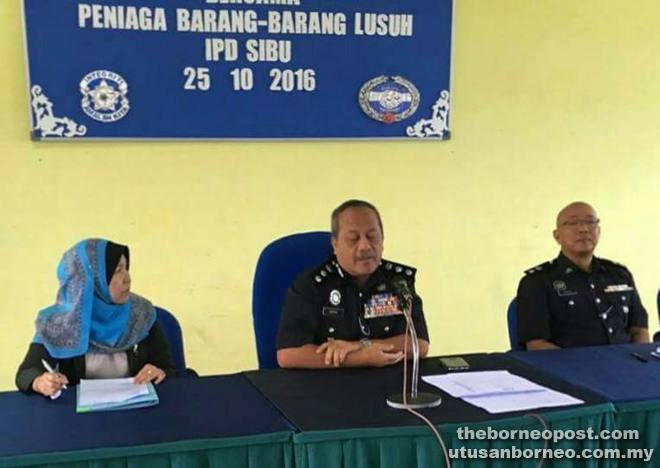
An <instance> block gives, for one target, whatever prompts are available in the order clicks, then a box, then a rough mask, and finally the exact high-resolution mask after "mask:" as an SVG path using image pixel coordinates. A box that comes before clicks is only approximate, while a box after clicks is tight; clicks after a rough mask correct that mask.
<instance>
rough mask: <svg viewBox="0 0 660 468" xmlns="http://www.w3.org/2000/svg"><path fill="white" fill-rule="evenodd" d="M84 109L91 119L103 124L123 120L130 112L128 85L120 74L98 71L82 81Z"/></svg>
mask: <svg viewBox="0 0 660 468" xmlns="http://www.w3.org/2000/svg"><path fill="white" fill-rule="evenodd" d="M80 92H81V94H82V95H83V99H82V103H81V105H82V109H83V111H84V112H85V114H87V115H88V116H90V117H91V118H93V119H94V120H98V121H99V122H103V123H112V122H116V121H118V120H120V119H122V118H123V117H124V116H125V115H126V114H127V113H128V111H129V109H130V106H129V102H128V98H127V97H126V95H127V94H128V83H126V80H124V78H122V77H121V76H120V75H119V74H117V73H115V72H111V71H108V70H96V71H93V72H91V73H88V74H87V75H85V77H84V78H83V79H82V80H81V81H80Z"/></svg>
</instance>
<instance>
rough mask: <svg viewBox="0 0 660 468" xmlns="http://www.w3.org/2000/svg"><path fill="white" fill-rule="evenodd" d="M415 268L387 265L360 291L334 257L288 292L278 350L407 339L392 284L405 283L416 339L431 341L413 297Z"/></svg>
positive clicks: (295, 282) (420, 311)
mask: <svg viewBox="0 0 660 468" xmlns="http://www.w3.org/2000/svg"><path fill="white" fill-rule="evenodd" d="M415 272H416V270H415V269H414V268H411V267H409V266H405V265H401V264H397V263H394V262H389V261H387V260H383V261H382V263H381V265H380V266H379V267H378V268H377V269H376V271H374V273H373V274H372V275H371V277H370V278H369V280H368V281H367V283H366V285H365V286H364V287H363V288H362V289H360V288H359V287H358V285H357V283H356V281H355V279H354V278H353V277H352V276H350V275H349V274H348V273H347V272H345V271H344V270H343V269H342V268H341V267H340V266H339V263H338V262H337V260H336V258H335V256H334V255H332V256H331V257H330V258H329V259H328V260H327V261H326V262H324V263H323V264H321V265H320V266H318V267H317V268H314V269H312V270H309V271H307V272H305V273H303V274H302V275H300V276H299V277H298V278H297V279H296V280H295V281H294V283H293V284H292V285H291V287H289V290H288V291H287V294H286V298H285V300H284V306H283V308H282V318H281V321H280V327H279V332H278V335H277V349H284V348H297V347H300V346H303V345H306V344H317V345H318V344H321V343H325V342H326V341H328V339H330V338H332V339H338V340H347V341H357V340H361V339H383V338H390V337H392V336H397V335H401V334H403V333H405V331H406V319H405V317H404V316H403V315H402V313H401V310H402V309H401V306H400V302H399V299H398V298H397V297H396V295H395V294H394V290H393V287H392V279H393V278H395V277H397V276H398V277H401V278H404V279H405V280H406V282H407V283H408V287H409V288H410V290H411V291H412V293H413V296H414V298H413V306H412V317H413V323H414V325H415V330H416V331H417V337H418V338H420V339H424V340H426V341H428V339H429V338H428V331H427V329H426V322H425V320H424V313H423V311H422V299H421V298H420V297H419V296H418V295H417V293H416V292H415V289H414V288H415Z"/></svg>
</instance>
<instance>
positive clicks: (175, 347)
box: [155, 306, 186, 377]
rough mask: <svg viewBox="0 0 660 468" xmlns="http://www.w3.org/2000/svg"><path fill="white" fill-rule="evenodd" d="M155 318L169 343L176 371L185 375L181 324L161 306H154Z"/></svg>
mask: <svg viewBox="0 0 660 468" xmlns="http://www.w3.org/2000/svg"><path fill="white" fill-rule="evenodd" d="M155 309H156V320H158V323H159V324H160V326H161V328H162V329H163V332H164V333H165V338H167V343H168V344H169V345H170V352H171V353H172V358H173V359H174V364H175V365H176V373H177V376H179V377H185V376H186V356H185V354H184V352H183V333H182V332H181V325H179V321H178V320H177V319H176V317H175V316H174V315H172V314H171V313H170V312H168V311H167V310H165V309H163V308H162V307H158V306H155Z"/></svg>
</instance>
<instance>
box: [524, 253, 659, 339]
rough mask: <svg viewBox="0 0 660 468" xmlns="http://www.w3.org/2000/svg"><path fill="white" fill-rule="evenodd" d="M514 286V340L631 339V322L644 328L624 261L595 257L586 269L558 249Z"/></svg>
mask: <svg viewBox="0 0 660 468" xmlns="http://www.w3.org/2000/svg"><path fill="white" fill-rule="evenodd" d="M525 273H526V276H525V277H523V279H522V280H521V281H520V285H519V286H518V296H517V303H518V342H519V343H520V344H521V345H523V346H524V344H525V343H526V342H528V341H531V340H537V339H541V340H547V341H550V342H552V343H554V344H556V345H557V346H559V347H562V348H565V347H566V348H569V347H575V346H598V345H606V344H623V343H630V333H629V330H630V328H631V327H641V328H647V327H648V316H647V313H646V310H645V309H644V306H642V303H641V301H640V299H639V295H638V294H637V290H636V289H635V282H634V280H633V276H632V274H631V273H630V271H628V269H627V268H626V267H624V266H623V265H619V264H618V263H614V262H611V261H609V260H605V259H599V258H596V257H594V258H593V260H592V263H591V271H590V272H586V271H584V270H581V269H580V268H578V267H577V266H576V265H575V264H574V263H573V262H571V261H570V260H569V259H568V258H567V257H566V256H564V255H563V254H561V253H560V254H559V256H558V257H557V258H556V259H555V260H553V261H551V262H547V263H544V264H542V265H539V266H537V267H534V268H532V269H530V270H528V271H526V272H525Z"/></svg>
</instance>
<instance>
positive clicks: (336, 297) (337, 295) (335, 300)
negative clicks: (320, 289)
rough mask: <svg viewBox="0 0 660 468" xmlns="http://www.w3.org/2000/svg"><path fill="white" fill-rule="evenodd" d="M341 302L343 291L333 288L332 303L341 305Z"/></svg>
mask: <svg viewBox="0 0 660 468" xmlns="http://www.w3.org/2000/svg"><path fill="white" fill-rule="evenodd" d="M340 302H341V293H340V292H339V291H337V290H336V289H333V290H332V292H331V293H330V304H332V305H335V306H336V305H339V303H340Z"/></svg>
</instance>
